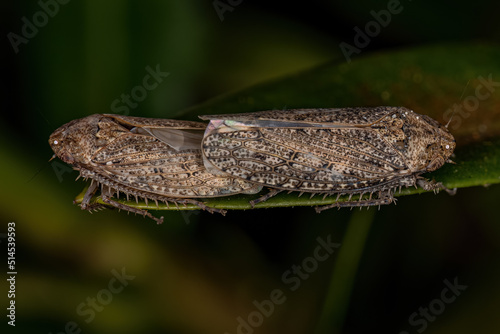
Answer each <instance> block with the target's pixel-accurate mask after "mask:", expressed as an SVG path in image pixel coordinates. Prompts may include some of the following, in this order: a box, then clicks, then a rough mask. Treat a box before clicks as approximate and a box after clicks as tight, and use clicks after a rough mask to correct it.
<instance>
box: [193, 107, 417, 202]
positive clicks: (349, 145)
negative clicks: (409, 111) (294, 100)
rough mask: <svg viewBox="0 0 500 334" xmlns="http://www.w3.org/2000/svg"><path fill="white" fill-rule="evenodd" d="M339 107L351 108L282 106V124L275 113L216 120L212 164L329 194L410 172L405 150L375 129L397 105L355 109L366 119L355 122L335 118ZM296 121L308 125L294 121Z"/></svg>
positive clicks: (207, 157)
mask: <svg viewBox="0 0 500 334" xmlns="http://www.w3.org/2000/svg"><path fill="white" fill-rule="evenodd" d="M394 109H395V108H394ZM339 110H340V111H342V113H345V111H346V110H348V109H323V110H313V111H311V110H309V109H305V110H298V111H294V110H289V111H286V112H285V111H280V112H279V114H278V116H277V118H279V119H280V120H283V123H280V122H281V121H277V120H272V122H271V123H269V124H266V123H265V122H266V119H263V118H270V117H272V115H270V114H269V113H270V112H265V113H253V114H254V115H253V116H245V119H242V118H241V116H240V118H238V119H236V116H235V117H234V119H233V118H232V117H231V116H230V117H229V118H230V119H229V120H227V119H214V120H212V121H211V123H212V124H209V126H208V127H207V131H206V133H205V138H204V140H203V154H204V161H205V164H206V166H207V169H208V170H210V171H212V172H213V169H218V170H219V171H220V172H223V173H228V174H230V175H233V176H236V177H239V178H242V179H244V180H247V181H250V182H255V183H258V184H262V185H267V186H270V187H274V188H278V189H285V190H299V191H306V192H325V193H328V192H336V191H342V190H346V191H349V190H362V189H365V188H366V189H370V188H371V187H373V186H376V185H383V184H384V183H390V182H391V180H393V179H395V178H399V177H401V176H402V175H403V174H404V173H406V169H407V166H406V164H405V160H404V157H403V155H402V154H400V152H398V151H397V150H395V149H394V147H393V146H392V145H390V144H389V143H388V142H387V140H386V139H385V138H384V136H382V135H381V134H380V132H379V131H378V130H377V129H375V128H373V124H377V122H379V121H380V120H382V119H384V118H387V117H388V116H390V115H391V114H392V113H393V112H394V110H392V108H386V109H381V110H380V111H376V112H373V111H372V112H366V113H365V112H361V113H360V112H357V113H353V115H351V118H355V119H362V120H363V122H358V123H353V124H351V122H352V120H351V119H348V120H345V119H343V120H342V122H339V123H336V122H333V121H334V120H335V119H337V118H338V117H339V116H338V113H339ZM263 115H264V116H263ZM222 117H224V116H222ZM342 117H345V115H344V116H342ZM210 118H211V117H210ZM256 121H259V122H260V123H259V124H258V125H256V124H255V122H256ZM297 122H301V123H303V126H291V123H297ZM311 124H312V125H311Z"/></svg>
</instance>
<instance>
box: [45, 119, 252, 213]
mask: <svg viewBox="0 0 500 334" xmlns="http://www.w3.org/2000/svg"><path fill="white" fill-rule="evenodd" d="M205 127H206V125H205V124H204V123H201V122H189V121H177V120H167V119H155V118H141V117H131V116H121V115H111V114H95V115H91V116H88V117H85V118H82V119H77V120H73V121H71V122H69V123H67V124H65V125H63V126H61V127H60V128H59V129H57V130H56V131H54V133H52V135H51V136H50V139H49V144H50V146H51V148H52V150H53V151H54V153H55V154H56V156H57V157H59V158H60V159H61V160H62V161H64V162H65V163H67V164H69V165H71V166H72V167H73V169H75V170H78V171H79V172H80V176H81V177H83V178H84V179H90V180H91V183H90V186H89V188H88V189H87V191H86V193H85V195H84V197H83V200H82V202H81V208H82V209H83V210H94V209H95V208H98V207H99V205H96V204H95V203H91V199H92V198H93V197H94V195H96V193H97V192H98V191H99V190H100V196H101V199H102V202H103V203H105V204H106V205H107V206H110V207H114V208H117V209H120V210H125V211H128V212H133V213H136V214H140V215H143V216H147V217H149V218H151V219H154V220H155V221H157V222H158V223H161V222H162V221H163V217H162V218H156V217H154V216H153V215H151V214H150V213H149V212H148V211H147V210H143V209H138V208H135V207H133V206H132V205H133V204H127V203H126V202H125V203H122V202H119V201H118V198H119V195H120V194H122V195H123V194H124V195H125V196H126V198H127V200H128V199H129V197H131V196H132V197H134V198H135V199H136V202H137V201H138V199H139V198H142V199H144V201H145V202H146V204H147V203H148V200H151V201H154V202H155V203H156V205H157V207H158V202H164V203H166V204H167V205H168V203H169V202H170V203H174V204H175V205H176V207H177V208H178V205H179V204H181V205H187V204H194V205H196V206H198V207H199V208H200V209H203V210H207V211H209V212H212V213H213V212H217V213H221V214H225V213H226V211H225V210H221V209H216V208H211V207H208V206H207V205H205V204H204V203H203V202H202V201H200V200H198V199H203V198H213V197H221V196H230V195H234V194H240V193H244V194H255V193H257V192H259V191H260V189H261V186H259V185H256V184H254V183H251V182H247V181H244V180H241V179H239V178H236V177H233V176H231V175H229V174H223V175H218V174H217V175H216V174H212V173H210V172H208V171H207V170H206V169H205V167H204V165H203V160H202V156H201V140H202V138H203V133H204V131H205ZM114 197H116V200H115V199H114Z"/></svg>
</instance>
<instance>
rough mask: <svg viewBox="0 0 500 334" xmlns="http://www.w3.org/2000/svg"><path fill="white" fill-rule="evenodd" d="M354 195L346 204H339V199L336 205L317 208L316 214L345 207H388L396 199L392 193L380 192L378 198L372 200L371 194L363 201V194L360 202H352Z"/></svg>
mask: <svg viewBox="0 0 500 334" xmlns="http://www.w3.org/2000/svg"><path fill="white" fill-rule="evenodd" d="M352 195H353V194H351V195H350V196H349V200H347V201H345V202H339V201H338V198H339V197H340V196H338V197H337V201H336V202H335V203H332V204H329V205H324V206H317V207H315V209H316V212H318V213H319V212H321V211H323V210H327V209H331V208H345V207H350V208H354V207H364V206H367V207H368V206H379V205H388V204H391V203H392V202H395V201H396V199H395V198H394V196H393V195H392V193H391V192H390V191H385V192H382V191H379V192H378V195H377V198H375V199H374V198H372V195H373V193H370V197H369V198H366V199H363V194H361V195H360V198H359V200H356V201H352V200H351V197H352Z"/></svg>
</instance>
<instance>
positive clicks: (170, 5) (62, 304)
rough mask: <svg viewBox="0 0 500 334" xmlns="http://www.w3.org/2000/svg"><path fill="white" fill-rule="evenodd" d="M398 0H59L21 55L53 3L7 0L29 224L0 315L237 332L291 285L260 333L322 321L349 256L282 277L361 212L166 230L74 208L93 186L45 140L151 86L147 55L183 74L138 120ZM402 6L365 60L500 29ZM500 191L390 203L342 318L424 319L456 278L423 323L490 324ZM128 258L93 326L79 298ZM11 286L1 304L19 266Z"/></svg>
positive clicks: (22, 217) (266, 68) (10, 169)
mask: <svg viewBox="0 0 500 334" xmlns="http://www.w3.org/2000/svg"><path fill="white" fill-rule="evenodd" d="M390 2H391V1H349V2H348V1H339V2H334V1H319V0H318V1H308V2H304V1H301V2H280V1H274V2H272V3H270V2H266V1H249V0H248V1H245V0H243V1H241V3H240V4H238V5H236V6H234V7H233V8H232V11H226V12H225V13H224V14H223V17H224V20H222V21H221V19H220V17H219V15H218V14H217V11H216V10H215V9H214V6H213V3H212V1H191V0H190V1H101V2H99V1H95V0H94V1H76V0H74V1H69V2H68V3H67V4H60V5H59V8H58V11H57V13H56V14H55V15H54V17H50V18H49V19H48V21H47V23H46V24H44V25H43V26H41V27H39V28H38V32H37V33H36V35H34V36H33V37H32V38H29V39H28V42H27V44H21V45H19V50H18V52H17V53H16V52H15V50H14V48H13V47H12V45H11V43H10V42H9V39H8V38H7V36H8V34H9V33H10V32H13V33H15V34H18V35H21V29H22V27H23V24H24V22H23V21H22V18H23V17H26V18H27V19H28V20H29V21H30V22H33V15H35V14H36V13H37V12H39V11H41V10H42V9H41V8H42V7H41V6H40V4H39V3H38V2H35V1H30V2H28V1H17V2H15V3H13V2H9V3H7V2H2V4H0V12H1V15H2V20H1V26H2V35H1V36H3V37H2V50H1V55H0V56H1V57H2V59H1V62H0V64H1V70H2V71H1V85H2V86H1V89H0V99H1V100H0V101H1V105H2V112H1V114H0V117H1V119H2V121H1V125H0V139H1V140H0V150H1V151H0V152H1V153H2V159H1V160H2V161H1V163H0V180H2V191H1V200H0V205H1V213H0V217H1V225H0V226H1V228H0V233H7V223H8V222H9V221H14V222H15V223H16V269H17V272H18V275H17V278H16V298H15V300H16V327H15V328H13V327H11V326H7V321H8V319H7V318H6V317H5V316H4V315H3V314H2V317H1V319H3V320H2V324H1V326H2V327H5V328H7V330H8V331H9V332H13V333H14V332H18V333H22V332H28V331H29V332H30V333H50V332H52V333H59V332H64V329H65V326H66V325H67V324H68V322H72V321H73V322H75V323H76V324H77V325H78V326H79V328H80V329H81V330H82V333H147V332H165V333H225V332H229V333H236V332H237V326H238V320H237V319H238V317H242V318H244V319H247V318H248V316H249V314H251V312H253V311H255V309H256V308H255V305H254V304H253V302H254V301H262V300H264V299H269V298H270V293H271V291H273V290H274V289H281V290H283V291H285V295H286V297H287V299H286V301H285V302H284V303H283V304H280V305H275V310H274V312H273V313H272V315H270V316H269V318H266V319H265V320H264V322H263V324H262V326H258V328H255V329H254V330H255V333H311V332H313V330H314V328H315V325H316V323H317V321H318V318H319V317H320V314H321V312H322V310H324V308H323V302H324V299H325V295H326V293H327V292H326V291H327V290H328V285H329V282H330V279H331V272H332V268H333V267H334V266H335V265H336V254H334V255H333V256H331V257H329V258H328V260H327V261H325V262H321V263H320V264H319V265H318V270H316V271H314V272H313V273H311V275H310V277H309V278H308V279H306V280H304V281H303V282H302V284H301V286H300V288H299V289H297V290H296V291H293V292H292V291H290V289H289V286H287V285H286V284H284V283H283V282H282V280H281V276H282V274H283V273H284V272H285V271H286V270H288V269H289V268H290V267H291V266H292V265H293V264H300V263H302V261H303V260H304V259H305V258H307V257H308V256H311V254H312V253H313V251H314V249H315V247H316V245H317V241H316V239H317V238H318V237H322V238H326V237H327V236H329V235H331V239H332V240H333V241H334V242H337V243H341V244H342V245H343V246H344V244H343V242H344V237H345V233H346V230H347V229H349V228H353V227H352V225H353V224H356V219H357V218H352V221H351V223H349V222H350V219H351V217H352V212H351V211H349V210H348V209H347V210H340V211H337V210H331V211H327V212H324V213H322V214H320V215H318V214H316V213H315V212H314V210H313V209H312V208H307V207H306V208H293V209H291V208H286V209H266V210H254V211H245V212H230V213H229V214H228V215H227V216H226V217H221V216H219V215H211V214H208V213H205V212H201V213H199V212H197V211H194V212H188V213H180V212H161V213H156V214H157V215H160V214H161V215H164V216H165V223H164V224H163V225H161V226H157V225H155V224H154V223H153V222H152V221H150V220H145V219H143V218H142V217H134V216H132V215H131V216H127V215H126V214H125V213H123V212H121V213H119V212H117V211H116V210H113V211H111V210H108V211H103V212H99V213H95V214H93V215H90V214H89V213H87V212H83V211H81V210H80V209H79V208H78V207H77V206H74V205H73V204H72V200H73V198H74V196H75V195H76V194H78V193H79V192H80V191H81V189H82V188H83V186H84V183H83V182H82V181H77V182H74V178H76V176H77V173H76V172H69V171H68V170H67V169H64V167H63V166H64V165H62V163H61V164H59V165H57V164H56V165H54V164H49V163H47V160H48V159H49V158H50V157H51V155H52V152H51V150H50V147H49V146H48V143H47V140H48V137H49V135H50V133H51V132H52V131H54V130H55V129H56V128H57V127H59V126H60V125H62V124H64V123H65V122H68V121H70V120H72V119H75V118H80V117H84V116H86V115H89V114H93V113H111V112H113V110H112V109H111V104H112V102H113V101H114V100H115V99H117V98H119V97H120V95H121V94H123V93H125V94H130V92H131V89H132V88H133V87H135V86H137V85H140V84H141V83H142V80H143V78H144V76H145V75H146V74H147V70H146V67H147V66H150V67H151V68H155V67H156V66H157V64H159V66H160V69H161V70H162V71H165V72H169V73H170V75H169V76H168V77H167V78H165V79H164V81H163V82H162V83H160V84H159V85H158V87H157V88H156V89H154V90H152V91H150V92H148V95H147V97H146V98H145V99H144V100H143V101H142V102H140V103H138V106H137V107H136V108H133V109H130V115H134V116H144V117H161V118H169V117H175V116H176V115H179V114H180V113H181V112H182V110H183V109H187V108H191V107H193V106H195V105H196V104H198V103H202V102H204V101H206V100H207V99H211V98H214V97H216V96H219V95H221V94H230V93H231V92H233V91H238V90H240V89H244V88H245V87H249V86H252V85H254V84H258V83H261V82H266V81H269V80H275V79H277V78H282V77H283V76H286V75H289V74H292V73H296V72H297V71H301V70H306V69H308V68H311V67H314V66H318V65H321V64H324V63H325V62H329V61H338V62H344V61H345V59H344V56H343V55H342V53H341V51H340V48H339V43H341V42H346V43H350V44H353V39H354V35H355V31H354V30H353V29H354V27H356V26H358V27H361V28H362V27H364V25H365V24H366V22H368V21H370V20H373V17H372V16H371V14H370V11H372V10H374V11H376V12H378V11H380V10H382V9H386V8H387V6H388V3H390ZM42 3H48V1H47V2H43V1H42ZM50 3H53V2H50ZM233 3H238V2H237V1H234V2H233ZM400 6H401V7H402V8H403V10H402V11H401V12H400V13H399V14H397V15H393V16H392V17H391V22H390V23H389V24H388V26H387V27H384V28H383V29H382V30H381V33H380V34H379V35H377V36H376V37H374V38H373V39H372V40H371V42H370V43H369V45H368V46H367V47H366V48H364V49H363V51H362V53H361V54H360V55H359V56H354V57H353V61H356V58H358V57H363V56H368V55H369V54H370V53H371V52H373V51H382V52H390V51H391V50H393V49H405V48H406V49H409V48H412V47H415V46H423V45H431V44H435V45H436V44H443V43H447V42H457V43H467V42H470V41H478V40H480V41H489V42H492V43H496V42H497V41H498V39H499V38H500V28H499V25H498V18H497V16H498V10H499V7H500V4H497V3H493V2H488V1H483V0H478V1H474V2H457V1H440V2H439V3H434V2H424V1H401V3H400ZM286 104H287V101H282V107H286ZM362 104H363V101H360V105H362ZM273 107H276V106H275V105H273V106H269V108H273ZM304 107H306V106H304ZM325 107H331V106H325ZM235 112H238V111H235ZM54 168H56V169H54ZM61 168H63V169H61ZM61 173H62V174H61ZM58 175H59V176H58ZM499 195H500V190H499V188H498V186H491V187H489V188H486V187H485V188H482V187H481V188H480V187H477V188H469V189H460V190H459V191H458V194H457V195H456V196H454V197H450V196H448V195H447V194H445V193H441V194H439V195H434V194H429V193H428V194H422V195H415V196H409V197H403V198H401V199H400V200H399V201H398V205H393V206H389V207H384V208H381V209H380V210H379V211H376V212H375V213H374V220H373V222H372V223H371V228H370V230H369V233H368V236H367V238H366V242H365V244H364V249H363V253H362V256H361V258H360V260H359V267H358V268H357V272H356V276H355V278H354V279H350V280H349V282H345V284H346V289H347V290H349V289H351V288H352V293H351V294H350V298H349V299H348V302H346V303H344V304H343V308H342V310H341V311H339V312H336V313H335V314H334V316H332V322H335V324H334V327H335V328H336V331H337V332H339V333H366V332H371V331H379V332H384V333H400V332H401V331H407V332H409V333H416V332H417V330H419V329H422V330H423V327H421V325H418V326H416V325H412V324H411V323H409V321H408V318H409V316H410V315H411V314H412V313H413V312H419V307H429V305H430V303H432V302H433V301H434V300H436V299H440V298H441V294H442V291H443V289H444V288H445V287H446V284H445V283H443V281H444V280H448V281H449V282H454V280H455V279H456V280H458V282H459V284H461V285H466V286H467V289H466V290H465V291H463V292H462V293H461V294H460V296H458V297H457V298H456V300H455V301H454V302H452V303H449V304H446V305H445V309H444V310H440V312H439V313H440V314H439V315H437V316H436V317H435V318H432V320H429V321H428V327H427V328H425V332H426V333H470V332H472V331H475V332H478V333H494V332H495V330H496V329H497V328H498V325H499V323H498V320H497V319H498V317H497V315H498V309H499V306H500V284H498V282H499V278H500V270H499V265H498V260H497V259H498V256H499V255H500V249H499V246H498V245H499V241H500V229H499V227H498V226H499V225H498V213H497V206H498V198H499ZM371 210H375V209H371ZM360 224H361V223H360ZM354 230H355V227H354ZM1 241H2V243H1V245H2V252H3V254H2V256H1V257H0V258H1V259H4V258H5V257H6V256H5V257H4V254H6V253H7V251H6V249H5V247H3V246H5V243H6V239H5V238H2V240H1ZM343 246H341V247H343ZM353 262H354V268H356V266H357V265H358V263H357V262H356V260H353ZM2 263H4V264H5V265H4V266H1V268H4V269H2V272H4V273H6V272H7V271H8V269H7V265H6V260H5V261H4V260H2ZM122 268H125V269H124V270H126V273H127V274H128V275H132V276H135V278H134V279H133V280H130V281H128V285H127V286H124V287H123V290H122V291H121V292H119V293H116V294H113V295H112V296H113V297H112V300H111V301H109V304H107V305H105V306H104V307H103V309H102V310H101V311H100V312H96V314H95V318H94V319H93V320H92V321H90V322H89V323H87V322H86V321H85V319H87V316H82V315H81V314H79V313H78V312H77V308H78V305H79V304H80V303H82V302H83V303H85V302H86V300H87V298H92V297H94V298H95V297H96V296H97V295H98V294H99V293H100V291H102V289H106V288H107V287H108V283H109V282H110V280H111V279H112V277H113V270H116V271H118V272H121V270H122ZM335 268H336V270H340V271H342V267H341V266H340V267H339V266H337V267H335ZM339 268H340V269H339ZM2 275H4V274H2ZM5 276H6V274H5ZM0 287H1V289H2V291H0V295H1V296H2V297H1V298H0V301H1V303H0V304H1V305H2V309H3V310H5V307H7V303H8V301H9V299H8V298H7V296H6V295H7V291H8V285H7V284H6V281H5V279H2V284H0ZM103 293H105V292H103ZM4 312H6V311H4ZM344 315H345V316H344ZM334 319H337V320H335V321H334ZM338 319H340V320H338ZM67 332H70V331H67ZM75 332H77V330H76V331H75Z"/></svg>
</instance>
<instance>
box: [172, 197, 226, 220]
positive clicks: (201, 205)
mask: <svg viewBox="0 0 500 334" xmlns="http://www.w3.org/2000/svg"><path fill="white" fill-rule="evenodd" d="M169 201H171V202H174V203H181V204H184V205H185V204H186V203H191V204H194V205H196V206H198V207H199V208H200V209H202V210H206V211H208V212H210V213H214V212H217V213H220V214H221V215H223V216H225V215H226V212H227V211H226V210H223V209H216V208H211V207H208V206H206V205H205V204H203V203H202V202H200V201H197V200H194V199H169Z"/></svg>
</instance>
